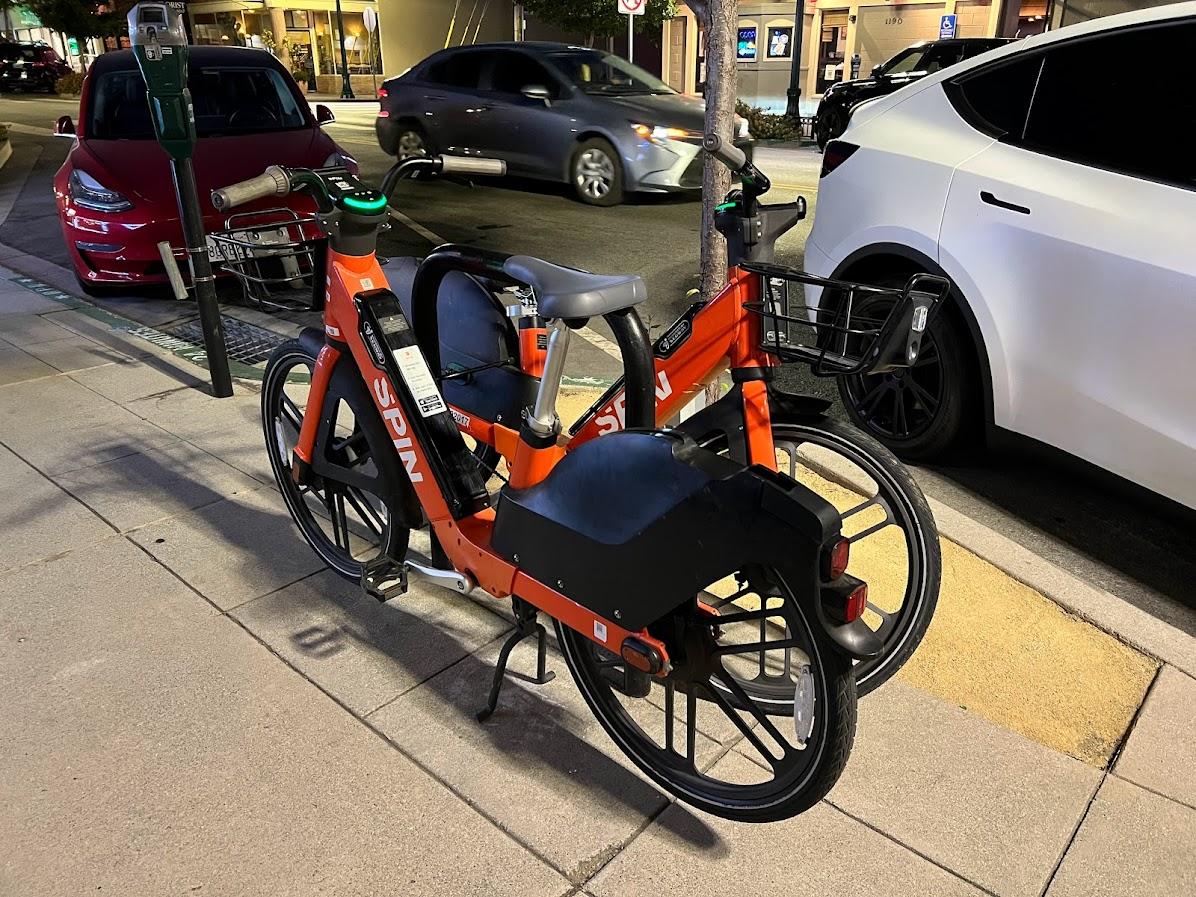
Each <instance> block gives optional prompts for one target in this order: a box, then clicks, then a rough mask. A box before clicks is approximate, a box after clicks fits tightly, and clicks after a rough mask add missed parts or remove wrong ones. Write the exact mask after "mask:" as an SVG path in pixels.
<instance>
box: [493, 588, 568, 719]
mask: <svg viewBox="0 0 1196 897" xmlns="http://www.w3.org/2000/svg"><path fill="white" fill-rule="evenodd" d="M511 601H512V606H513V607H514V610H515V629H514V630H513V631H512V632H511V634H510V635H509V636H508V637H507V640H506V641H505V642H503V646H502V650H501V651H499V652H498V662H497V663H496V664H495V665H494V680H493V681H492V682H491V683H490V699H489V700H488V701H487V702H486V707H485V708H484V709H482V710H479V711H478V714H477V717H478V722H479V723H484V722H485V721H486V720H488V719H490V717H491V716H492V715H493V713H494V711H495V709H496V708H497V707H498V693H499V691H500V690H501V689H502V683H503V679H504V678H505V676H506V672H507V661H508V660H509V659H510V657H511V651H512V650H514V648H515V646H516V645H518V644H519V643H520V642H521V641H523V640H524V639H525V638H530V637H531V636H533V635H534V636H535V637H536V678H535V679H533V680H531V681H532V682H533V683H534V684H535V685H545V684H547V683H549V682H551V681H552V680H553V678H555V676H556V673H551V672H548V671H546V670H545V669H544V667H545V665H546V663H547V660H548V632H547V630H545V629H544V626H543V625H542V624H541V623H539V622H537V621H536V613H537V611H536V608H535V607H533V606H532V605H530V604H528V603H527V602H526V601H522V600H520V599H519V598H512V599H511Z"/></svg>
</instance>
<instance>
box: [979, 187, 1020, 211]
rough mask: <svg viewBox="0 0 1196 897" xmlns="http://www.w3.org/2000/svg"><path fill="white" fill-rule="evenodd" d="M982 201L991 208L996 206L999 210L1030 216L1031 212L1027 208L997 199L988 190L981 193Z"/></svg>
mask: <svg viewBox="0 0 1196 897" xmlns="http://www.w3.org/2000/svg"><path fill="white" fill-rule="evenodd" d="M980 201H981V202H986V203H988V204H989V205H990V206H996V207H997V208H998V209H1008V210H1009V211H1011V212H1020V213H1021V214H1023V215H1029V214H1030V210H1029V209H1028V208H1027V207H1026V206H1019V205H1018V204H1017V203H1013V202H1005V200H1003V199H997V198H996V197H995V196H993V195H992V194H991V193H989V192H988V191H987V190H981V191H980Z"/></svg>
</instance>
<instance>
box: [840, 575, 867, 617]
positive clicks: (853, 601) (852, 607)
mask: <svg viewBox="0 0 1196 897" xmlns="http://www.w3.org/2000/svg"><path fill="white" fill-rule="evenodd" d="M867 606H868V583H866V582H862V583H860V584H859V585H858V586H856V587H855V588H854V589H852V591H851V594H849V595H848V596H847V602H846V603H845V604H844V606H843V618H844V620H846V621H847V622H848V623H854V622H855V621H856V620H858V619H859V618H860V617H862V616H863V615H864V609H865V608H866V607H867Z"/></svg>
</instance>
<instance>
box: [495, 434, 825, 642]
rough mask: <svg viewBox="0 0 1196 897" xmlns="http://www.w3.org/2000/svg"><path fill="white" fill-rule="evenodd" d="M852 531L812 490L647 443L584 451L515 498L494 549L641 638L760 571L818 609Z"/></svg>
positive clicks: (635, 438)
mask: <svg viewBox="0 0 1196 897" xmlns="http://www.w3.org/2000/svg"><path fill="white" fill-rule="evenodd" d="M840 526H841V520H840V518H839V515H838V513H837V512H836V511H835V509H834V507H832V506H831V505H830V504H828V503H827V502H826V501H824V500H823V499H822V498H820V497H819V496H818V495H817V494H815V493H814V492H812V491H810V490H809V489H807V488H806V487H804V486H802V485H801V484H800V483H796V482H794V481H792V480H789V479H788V478H785V477H781V476H779V475H777V474H775V473H773V472H771V471H767V470H764V469H763V468H746V467H744V466H742V465H740V464H736V463H735V462H734V461H731V460H729V459H728V458H725V457H721V456H719V455H715V454H714V453H712V452H707V451H705V450H703V449H700V448H698V447H697V445H696V444H695V443H693V442H692V441H691V440H688V439H686V438H684V437H682V436H681V435H680V434H676V433H672V432H668V431H636V432H623V433H613V434H611V435H608V436H603V437H602V438H600V439H594V440H591V441H589V442H587V443H585V444H584V445H581V446H579V447H578V448H577V449H575V450H574V451H573V452H571V453H570V454H569V455H567V456H566V457H565V459H564V460H562V461H561V463H560V464H558V465H557V467H556V468H555V469H554V470H553V472H552V473H551V474H550V475H549V476H548V478H547V479H546V480H544V482H542V483H540V484H539V485H536V486H532V487H530V488H528V489H522V490H514V489H510V488H507V489H504V490H503V492H502V496H501V499H500V501H499V505H498V509H497V519H496V521H495V527H494V537H493V543H492V544H493V547H494V549H495V550H496V551H497V552H498V553H499V554H500V555H502V556H503V557H505V558H507V559H508V560H510V561H512V562H513V563H517V564H518V565H519V567H520V568H521V569H522V570H524V571H525V572H527V573H528V574H529V575H531V576H533V577H535V578H536V579H538V580H540V581H541V582H543V583H545V584H547V585H549V586H552V587H554V588H559V589H560V590H561V591H562V593H563V594H565V595H568V596H569V598H571V599H572V600H574V601H576V602H578V603H579V604H582V605H583V606H585V607H588V608H590V609H591V610H593V611H594V612H596V613H598V614H600V615H602V616H604V617H606V618H607V619H616V620H618V621H619V623H620V624H621V625H623V626H625V627H627V628H628V629H639V628H642V627H644V626H647V625H648V624H650V623H653V622H655V621H657V620H659V619H661V618H662V617H664V616H665V615H667V614H668V613H669V612H671V611H672V610H674V609H675V608H677V607H679V606H681V605H682V604H684V603H686V602H687V601H693V600H694V598H695V596H696V595H697V593H698V591H699V590H700V589H702V588H705V587H706V586H708V585H710V584H711V583H713V582H715V581H717V580H718V579H720V578H722V577H723V576H726V575H729V574H731V573H734V572H736V571H739V570H742V569H744V568H745V567H748V566H750V565H753V564H759V565H764V566H773V567H780V568H781V572H782V573H783V574H784V575H785V577H786V580H787V582H788V583H789V584H790V586H791V587H793V588H794V589H795V591H797V592H798V594H797V596H796V597H797V598H798V600H799V601H805V602H809V604H807V606H813V602H815V601H817V596H818V586H819V583H818V558H819V548H820V546H821V545H822V544H823V543H825V542H826V541H828V540H829V539H831V538H832V537H835V536H837V535H838V533H839V529H840ZM516 556H518V561H516V560H515V557H516ZM558 582H559V583H560V585H559V586H558V585H557V583H558Z"/></svg>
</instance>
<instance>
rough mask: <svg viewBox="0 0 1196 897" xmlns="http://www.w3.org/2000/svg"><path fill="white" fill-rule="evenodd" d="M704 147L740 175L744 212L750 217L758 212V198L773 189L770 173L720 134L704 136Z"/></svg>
mask: <svg viewBox="0 0 1196 897" xmlns="http://www.w3.org/2000/svg"><path fill="white" fill-rule="evenodd" d="M702 149H704V150H706V152H708V153H710V155H712V156H714V158H716V159H718V160H719V161H720V162H722V163H723V164H724V165H726V166H727V167H728V168H729V169H731V171H732V172H733V173H735V174H737V175H739V180H740V181H741V182H742V184H743V191H742V192H743V213H744V214H745V215H747V216H748V217H752V216H754V215H755V214H756V213H757V205H756V200H758V199H759V198H760V197H761V196H763V195H764V194H765V193H767V192H768V191H769V190H771V189H772V181H770V180H769V179H768V175H766V174H765V173H764V172H762V171H761V170H760V169H759V168H757V167H756V166H755V165H753V164H752V160H751V159H749V158H748V157H747V153H745V152H744V151H743V150H741V149H740V148H739V147H737V146H736V145H735V144H733V143H731V142H730V141H727V140H723V138H721V137H720V136H718V134H713V133H709V134H706V136H704V137H703V138H702Z"/></svg>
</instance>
